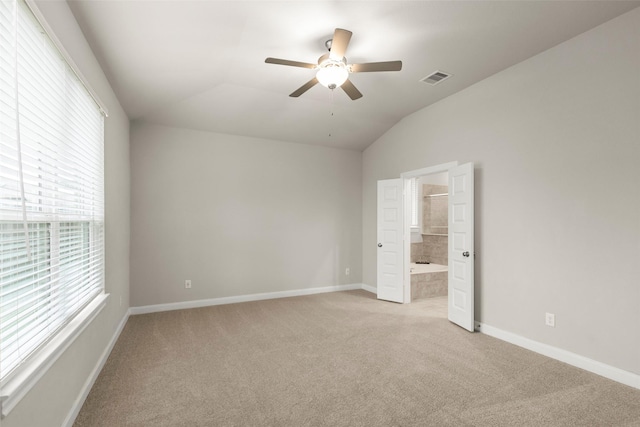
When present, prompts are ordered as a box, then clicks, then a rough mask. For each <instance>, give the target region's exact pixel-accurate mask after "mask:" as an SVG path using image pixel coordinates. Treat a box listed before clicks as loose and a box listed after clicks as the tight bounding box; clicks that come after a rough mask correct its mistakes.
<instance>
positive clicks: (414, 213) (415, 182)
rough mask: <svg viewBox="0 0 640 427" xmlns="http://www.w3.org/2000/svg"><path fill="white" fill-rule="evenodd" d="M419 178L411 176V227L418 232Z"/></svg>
mask: <svg viewBox="0 0 640 427" xmlns="http://www.w3.org/2000/svg"><path fill="white" fill-rule="evenodd" d="M419 184H420V178H411V194H410V195H409V197H410V199H411V229H412V231H416V232H419V228H420V201H421V200H420V191H419V188H418V186H419Z"/></svg>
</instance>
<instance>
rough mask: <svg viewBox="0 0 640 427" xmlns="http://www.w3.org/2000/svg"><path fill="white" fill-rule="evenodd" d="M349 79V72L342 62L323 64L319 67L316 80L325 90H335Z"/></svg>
mask: <svg viewBox="0 0 640 427" xmlns="http://www.w3.org/2000/svg"><path fill="white" fill-rule="evenodd" d="M348 78H349V70H347V68H346V66H345V65H344V63H342V62H329V61H327V62H325V63H324V64H322V65H321V66H320V69H319V70H318V73H317V74H316V79H318V82H320V84H321V85H322V86H324V87H326V88H329V89H335V88H337V87H340V86H342V84H343V83H344V82H346V81H347V79H348Z"/></svg>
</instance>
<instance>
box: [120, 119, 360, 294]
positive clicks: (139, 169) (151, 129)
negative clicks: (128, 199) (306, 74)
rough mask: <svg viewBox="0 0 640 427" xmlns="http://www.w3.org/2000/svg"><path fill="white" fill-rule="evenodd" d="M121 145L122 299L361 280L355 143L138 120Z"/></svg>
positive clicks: (283, 288)
mask: <svg viewBox="0 0 640 427" xmlns="http://www.w3.org/2000/svg"><path fill="white" fill-rule="evenodd" d="M131 147H132V148H131V163H132V189H131V191H132V213H131V230H132V235H131V305H132V306H146V305H153V304H162V303H175V302H181V301H190V300H199V299H209V298H219V297H228V296H238V295H247V294H254V293H262V292H274V291H287V290H296V289H304V288H312V287H321V286H331V285H338V284H349V283H360V282H361V277H360V272H361V271H362V263H361V257H362V247H361V242H362V234H361V233H362V227H361V218H362V210H361V203H362V198H361V197H362V187H361V177H362V175H361V174H362V170H361V165H362V154H361V153H360V152H355V151H349V150H340V149H335V148H327V147H319V146H312V145H304V144H291V143H286V142H278V141H271V140H265V139H256V138H248V137H239V136H231V135H224V134H216V133H207V132H200V131H193V130H187V129H179V128H170V127H163V126H158V125H152V124H144V123H134V124H132V132H131ZM346 267H350V269H351V275H350V276H346V275H345V268H346ZM185 279H190V280H192V286H193V287H192V288H191V289H189V290H188V289H185V288H184V281H185Z"/></svg>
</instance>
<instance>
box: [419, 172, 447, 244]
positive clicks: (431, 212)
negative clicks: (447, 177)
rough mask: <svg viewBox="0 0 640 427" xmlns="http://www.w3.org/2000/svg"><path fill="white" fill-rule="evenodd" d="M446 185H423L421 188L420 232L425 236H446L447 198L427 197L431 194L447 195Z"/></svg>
mask: <svg viewBox="0 0 640 427" xmlns="http://www.w3.org/2000/svg"><path fill="white" fill-rule="evenodd" d="M448 192H449V187H447V186H446V185H432V184H424V185H423V186H422V232H423V233H425V234H447V217H448V196H446V195H445V196H435V197H429V196H430V195H432V194H447V193H448Z"/></svg>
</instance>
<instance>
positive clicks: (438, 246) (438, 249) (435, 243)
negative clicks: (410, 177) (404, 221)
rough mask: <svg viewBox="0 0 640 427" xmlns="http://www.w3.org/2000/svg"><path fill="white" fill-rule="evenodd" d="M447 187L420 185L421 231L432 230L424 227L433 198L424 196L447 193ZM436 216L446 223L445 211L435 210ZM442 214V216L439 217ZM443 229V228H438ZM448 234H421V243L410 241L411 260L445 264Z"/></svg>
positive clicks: (428, 220)
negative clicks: (421, 201)
mask: <svg viewBox="0 0 640 427" xmlns="http://www.w3.org/2000/svg"><path fill="white" fill-rule="evenodd" d="M448 191H449V189H448V187H447V186H446V185H431V184H424V185H423V186H422V194H423V206H422V217H423V232H433V231H434V230H432V229H430V228H429V227H428V226H427V227H424V225H427V224H428V223H429V222H430V218H429V215H431V214H432V210H431V205H430V203H431V202H432V199H433V198H431V199H430V198H428V197H424V196H427V195H429V194H442V193H448ZM435 214H436V215H437V216H438V218H437V219H436V221H440V222H441V223H444V224H446V219H447V211H446V210H444V211H443V212H435ZM441 216H444V218H441ZM438 231H439V232H440V231H444V232H446V229H445V230H438ZM448 239H449V237H448V236H446V235H445V236H434V235H431V234H423V235H422V243H412V244H411V262H418V261H420V262H430V263H433V264H441V265H447V264H448V263H449V256H448Z"/></svg>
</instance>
